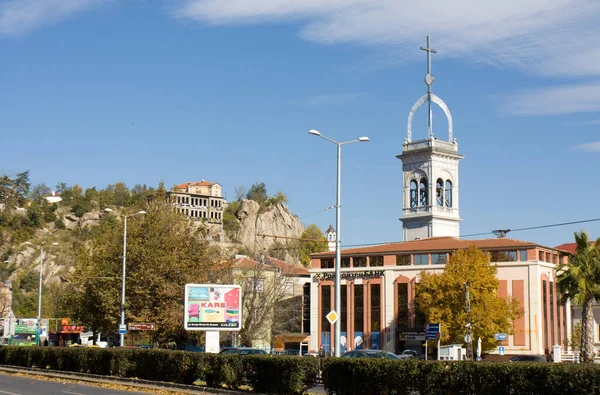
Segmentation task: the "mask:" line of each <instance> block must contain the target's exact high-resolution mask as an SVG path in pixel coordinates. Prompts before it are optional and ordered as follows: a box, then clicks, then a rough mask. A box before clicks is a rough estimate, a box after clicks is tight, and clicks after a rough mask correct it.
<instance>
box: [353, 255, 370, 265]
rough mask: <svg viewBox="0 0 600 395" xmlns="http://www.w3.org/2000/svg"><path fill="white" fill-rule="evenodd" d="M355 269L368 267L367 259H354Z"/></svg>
mask: <svg viewBox="0 0 600 395" xmlns="http://www.w3.org/2000/svg"><path fill="white" fill-rule="evenodd" d="M352 262H353V264H352V266H353V267H367V258H365V257H364V256H357V257H354V258H352Z"/></svg>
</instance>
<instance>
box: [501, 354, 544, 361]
mask: <svg viewBox="0 0 600 395" xmlns="http://www.w3.org/2000/svg"><path fill="white" fill-rule="evenodd" d="M508 361H509V362H546V357H544V356H543V355H515V356H514V357H512V358H511V359H509V360H508Z"/></svg>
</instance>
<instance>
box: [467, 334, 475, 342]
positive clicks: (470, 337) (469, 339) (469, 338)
mask: <svg viewBox="0 0 600 395" xmlns="http://www.w3.org/2000/svg"><path fill="white" fill-rule="evenodd" d="M471 340H473V337H472V336H471V335H469V334H466V335H465V343H471Z"/></svg>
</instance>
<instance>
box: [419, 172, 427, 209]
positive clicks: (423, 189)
mask: <svg viewBox="0 0 600 395" xmlns="http://www.w3.org/2000/svg"><path fill="white" fill-rule="evenodd" d="M419 205H420V206H421V207H425V206H428V205H429V191H428V189H427V178H421V182H420V183H419Z"/></svg>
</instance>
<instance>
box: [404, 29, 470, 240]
mask: <svg viewBox="0 0 600 395" xmlns="http://www.w3.org/2000/svg"><path fill="white" fill-rule="evenodd" d="M421 49H422V50H423V51H426V52H427V74H426V75H425V84H426V85H427V93H426V94H425V95H423V96H421V98H420V99H419V100H417V102H416V103H415V105H414V106H413V107H412V109H411V110H410V113H409V114H408V134H407V137H406V138H405V139H404V144H403V146H402V154H400V155H398V156H397V158H398V159H400V160H401V161H402V182H403V185H402V217H401V218H400V220H401V221H402V236H403V239H404V241H409V240H416V239H425V238H428V237H437V236H452V237H458V236H459V235H460V221H461V219H460V216H459V214H458V162H459V161H460V160H461V159H462V158H463V156H462V155H460V154H459V153H458V144H457V142H456V139H454V138H453V137H452V115H451V114H450V110H449V109H448V106H447V105H446V103H444V101H443V100H442V99H440V98H439V97H438V96H436V95H434V94H433V93H432V92H431V86H432V85H433V81H434V78H433V74H432V72H431V54H434V53H437V51H436V50H435V49H433V48H431V46H430V37H429V36H427V47H421ZM425 102H427V104H428V110H429V112H428V117H429V122H428V131H427V138H425V139H422V140H415V141H413V139H412V119H413V116H414V114H415V112H416V111H417V110H418V109H419V107H421V106H422V105H423V104H425ZM431 103H435V104H437V105H438V106H439V107H440V108H441V109H442V110H443V111H444V113H445V114H446V118H447V119H448V141H444V140H439V139H436V138H435V137H434V135H433V126H432V123H433V118H432V112H431Z"/></svg>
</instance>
